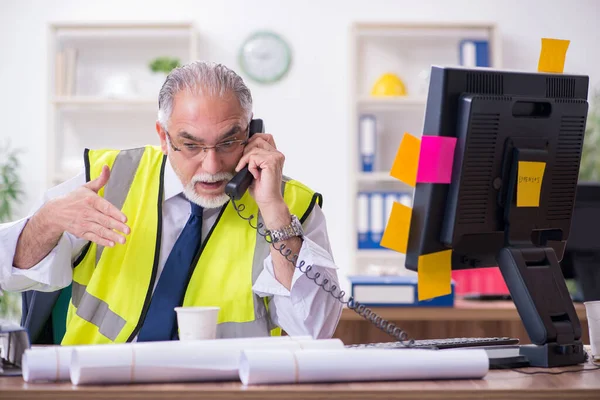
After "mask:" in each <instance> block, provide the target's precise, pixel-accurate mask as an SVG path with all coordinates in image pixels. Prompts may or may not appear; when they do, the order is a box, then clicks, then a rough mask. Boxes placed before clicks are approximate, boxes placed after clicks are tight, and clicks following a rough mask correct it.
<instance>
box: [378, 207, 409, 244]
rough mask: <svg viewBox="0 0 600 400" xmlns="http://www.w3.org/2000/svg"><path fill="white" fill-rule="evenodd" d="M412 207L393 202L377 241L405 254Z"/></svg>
mask: <svg viewBox="0 0 600 400" xmlns="http://www.w3.org/2000/svg"><path fill="white" fill-rule="evenodd" d="M411 216H412V208H410V207H407V206H405V205H404V204H400V203H398V202H394V205H393V206H392V213H391V214H390V219H389V221H388V223H387V226H386V227H385V231H384V232H383V237H382V238H381V242H380V243H379V244H380V245H381V246H383V247H386V248H388V249H391V250H396V251H397V252H400V253H404V254H406V247H407V246H408V233H409V231H410V217H411Z"/></svg>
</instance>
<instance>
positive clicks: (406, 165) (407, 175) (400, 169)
mask: <svg viewBox="0 0 600 400" xmlns="http://www.w3.org/2000/svg"><path fill="white" fill-rule="evenodd" d="M420 147H421V141H420V140H419V139H418V138H416V137H414V136H413V135H411V134H410V133H408V132H405V133H404V136H402V141H401V142H400V147H398V152H397V153H396V158H395V159H394V164H393V165H392V169H391V170H390V175H391V176H393V177H394V178H396V179H399V180H401V181H402V182H404V183H406V184H407V185H409V186H412V187H415V185H416V182H417V169H418V167H419V148H420Z"/></svg>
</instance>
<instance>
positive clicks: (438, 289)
mask: <svg viewBox="0 0 600 400" xmlns="http://www.w3.org/2000/svg"><path fill="white" fill-rule="evenodd" d="M417 268H418V269H417V271H418V274H419V275H418V283H417V291H418V292H419V301H421V300H428V299H433V298H434V297H439V296H445V295H447V294H450V293H452V250H444V251H438V252H437V253H431V254H424V255H422V256H419V265H418V266H417Z"/></svg>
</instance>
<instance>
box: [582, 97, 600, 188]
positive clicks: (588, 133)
mask: <svg viewBox="0 0 600 400" xmlns="http://www.w3.org/2000/svg"><path fill="white" fill-rule="evenodd" d="M599 148H600V88H598V89H596V90H595V91H594V94H593V95H592V98H591V99H590V109H589V113H588V117H587V124H586V129H585V138H584V139H583V152H582V154H581V165H580V167H579V181H580V182H599V181H600V155H599V154H598V149H599Z"/></svg>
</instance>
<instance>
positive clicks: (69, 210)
mask: <svg viewBox="0 0 600 400" xmlns="http://www.w3.org/2000/svg"><path fill="white" fill-rule="evenodd" d="M109 178H110V169H109V168H108V166H106V165H105V166H104V167H103V168H102V173H101V174H100V176H99V177H98V178H96V179H94V180H93V181H90V182H88V183H86V184H85V185H83V186H81V187H79V188H78V189H76V190H74V191H72V192H71V193H69V194H67V195H65V196H63V197H59V198H56V199H54V200H51V201H49V202H48V203H46V205H45V206H44V207H42V209H41V210H40V214H41V215H39V217H40V218H44V219H46V221H45V222H46V223H45V224H43V225H46V226H49V227H52V228H54V229H56V231H55V232H56V233H57V234H59V236H60V235H62V233H64V232H69V233H71V234H72V235H75V236H77V237H78V238H82V239H86V240H89V241H92V242H95V243H97V244H99V245H102V246H105V247H113V246H114V245H115V243H121V244H124V243H125V237H124V236H123V235H121V233H123V234H125V235H128V234H129V232H130V229H129V227H128V226H127V225H126V224H125V223H126V222H127V217H126V216H125V214H123V213H122V212H121V210H119V209H118V208H117V207H115V206H114V205H112V204H111V203H110V202H109V201H108V200H106V199H104V198H102V197H101V196H99V195H98V191H99V190H100V189H101V188H102V187H104V185H106V183H107V182H108V179H109ZM54 229H53V230H54Z"/></svg>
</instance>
